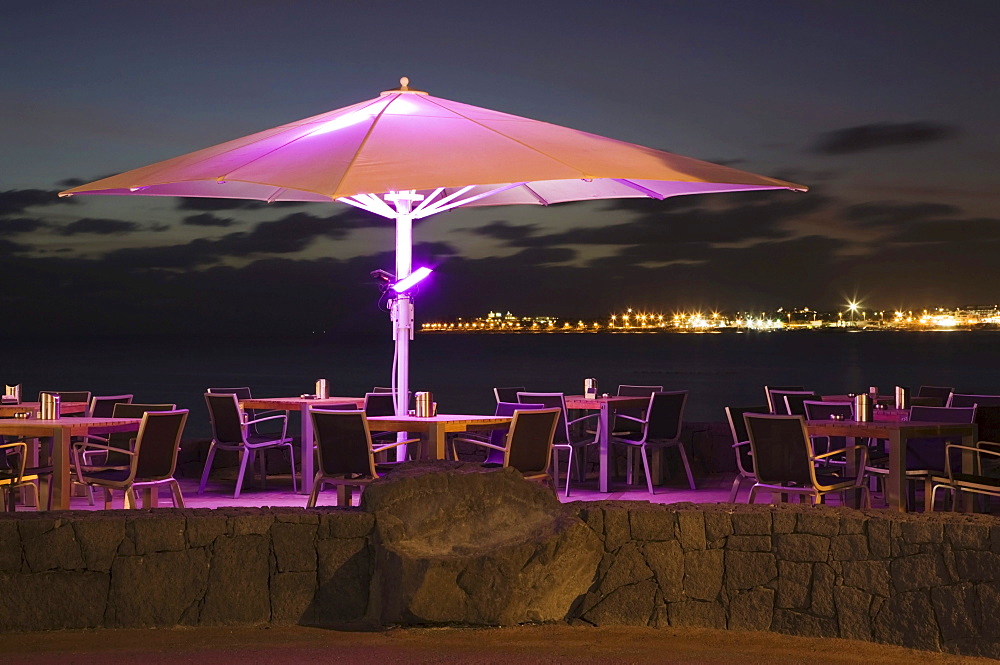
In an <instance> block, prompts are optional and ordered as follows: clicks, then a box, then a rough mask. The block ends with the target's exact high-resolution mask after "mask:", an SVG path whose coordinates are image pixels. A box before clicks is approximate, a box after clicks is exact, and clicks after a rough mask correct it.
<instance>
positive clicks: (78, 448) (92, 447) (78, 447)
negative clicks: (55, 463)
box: [73, 439, 135, 456]
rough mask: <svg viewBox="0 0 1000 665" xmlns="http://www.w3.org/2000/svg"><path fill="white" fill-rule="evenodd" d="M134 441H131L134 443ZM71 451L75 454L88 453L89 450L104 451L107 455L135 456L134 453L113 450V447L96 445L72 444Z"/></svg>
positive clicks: (119, 449)
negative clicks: (75, 452)
mask: <svg viewBox="0 0 1000 665" xmlns="http://www.w3.org/2000/svg"><path fill="white" fill-rule="evenodd" d="M134 440H135V439H133V441H134ZM73 449H74V450H75V451H77V452H89V451H91V450H104V451H107V452H109V453H122V454H123V455H129V456H132V455H135V452H134V451H131V450H124V449H122V448H115V447H114V446H102V445H99V444H97V443H74V444H73Z"/></svg>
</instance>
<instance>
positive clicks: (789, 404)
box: [775, 391, 820, 416]
mask: <svg viewBox="0 0 1000 665" xmlns="http://www.w3.org/2000/svg"><path fill="white" fill-rule="evenodd" d="M777 394H778V393H775V395H776V396H777ZM819 398H820V396H819V395H817V394H816V393H813V392H807V391H802V392H786V393H785V394H784V396H783V397H782V399H783V400H784V402H785V412H786V414H787V415H789V416H804V415H806V407H805V406H804V405H803V402H805V401H806V400H818V399H819Z"/></svg>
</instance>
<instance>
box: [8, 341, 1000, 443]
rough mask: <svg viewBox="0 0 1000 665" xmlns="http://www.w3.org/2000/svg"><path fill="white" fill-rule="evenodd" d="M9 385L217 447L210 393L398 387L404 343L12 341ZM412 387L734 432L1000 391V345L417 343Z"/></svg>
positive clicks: (489, 401)
mask: <svg viewBox="0 0 1000 665" xmlns="http://www.w3.org/2000/svg"><path fill="white" fill-rule="evenodd" d="M0 349H2V351H0V358H2V363H0V375H2V376H0V380H3V381H4V382H5V383H7V384H11V385H13V384H16V383H20V384H22V386H23V395H24V399H34V396H35V395H36V394H37V392H38V391H40V390H90V391H91V392H92V393H93V394H95V395H113V394H120V393H132V394H134V395H135V401H137V402H171V403H176V404H177V405H178V406H179V407H182V408H189V409H191V411H192V413H191V416H190V419H189V421H188V426H187V430H186V434H185V435H186V436H189V437H195V436H206V435H207V434H208V432H209V428H208V415H207V412H206V410H205V404H204V397H203V394H204V392H205V389H206V388H209V387H232V386H250V387H251V388H252V390H253V393H254V395H255V396H259V397H273V396H290V395H299V394H303V393H312V392H313V390H314V386H315V382H316V380H317V379H319V378H325V379H327V381H328V385H329V390H330V394H331V395H335V396H360V395H363V394H364V393H365V392H366V391H369V390H371V389H372V387H374V386H388V385H390V383H391V377H392V352H393V343H392V340H390V339H388V338H385V337H375V338H370V339H360V340H359V339H352V340H322V341H320V340H305V341H302V340H299V341H287V340H277V341H233V340H222V339H215V340H205V339H182V338H173V339H169V340H155V341H148V340H142V341H140V340H133V341H108V340H73V341H59V342H51V341H46V342H26V341H17V342H12V341H7V342H4V343H3V344H2V345H0ZM410 355H411V362H410V389H411V391H414V392H415V391H430V392H432V393H433V394H434V399H435V401H436V402H438V405H439V407H438V408H439V411H440V412H444V413H448V412H450V413H492V412H493V408H494V398H493V392H492V389H493V387H494V386H526V387H527V388H528V389H529V390H532V391H562V392H565V393H567V394H581V393H582V391H583V385H584V379H586V378H589V377H594V378H596V379H597V380H598V391H599V392H602V393H603V392H607V393H611V394H614V393H615V392H617V389H618V385H619V384H623V383H624V384H638V385H662V386H663V387H664V389H666V390H688V391H690V395H689V399H688V406H687V412H686V419H687V420H689V421H722V420H724V419H725V414H724V411H723V409H724V407H725V406H727V405H739V406H753V405H757V404H763V403H764V390H763V387H764V385H767V384H770V385H801V386H804V387H805V388H807V389H810V390H814V391H816V392H819V393H826V394H830V393H834V394H838V393H847V392H866V391H867V390H868V387H869V386H878V387H879V389H880V391H881V392H882V393H884V394H892V391H893V388H894V387H895V386H897V385H898V386H906V387H909V388H911V389H912V390H913V394H915V392H916V389H917V387H918V386H920V385H924V384H928V385H945V386H954V387H956V389H957V391H958V392H973V393H1000V377H998V376H997V373H996V370H997V368H998V367H1000V333H994V332H933V333H932V332H903V331H893V332H854V333H848V332H840V333H828V332H821V331H777V332H759V333H751V332H748V333H735V332H726V333H718V334H712V333H704V334H694V333H692V334H678V333H622V334H613V333H604V334H600V333H598V334H452V333H445V334H418V335H417V336H416V339H415V340H414V341H413V342H412V343H411V346H410Z"/></svg>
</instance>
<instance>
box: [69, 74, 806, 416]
mask: <svg viewBox="0 0 1000 665" xmlns="http://www.w3.org/2000/svg"><path fill="white" fill-rule="evenodd" d="M400 84H401V85H400V87H399V88H397V89H395V90H388V91H386V92H383V93H382V94H381V95H380V96H379V97H377V98H375V99H371V100H369V101H366V102H361V103H360V104H354V105H353V106H348V107H345V108H342V109H338V110H336V111H330V112H328V113H323V114H321V115H317V116H313V117H311V118H306V119H304V120H299V121H297V122H292V123H289V124H287V125H282V126H280V127H275V128H274V129H268V130H265V131H263V132H258V133H256V134H251V135H250V136H246V137H243V138H239V139H234V140H232V141H227V142H226V143H220V144H219V145H215V146H212V147H210V148H204V149H203V150H198V151H196V152H192V153H189V154H187V155H182V156H180V157H174V158H173V159H168V160H165V161H162V162H157V163H156V164H151V165H149V166H144V167H141V168H138V169H134V170H131V171H126V172H125V173H121V174H119V175H116V176H112V177H110V178H104V179H101V180H97V181H95V182H92V183H89V184H86V185H81V186H79V187H74V188H72V189H68V190H66V191H64V192H61V193H60V196H73V195H77V194H119V195H142V196H198V197H211V198H234V199H257V200H261V201H326V202H329V201H340V202H343V203H348V204H351V205H354V206H357V207H359V208H363V209H365V210H368V211H371V212H373V213H375V214H378V215H382V216H384V217H388V218H390V219H393V220H395V222H396V274H395V278H396V279H397V280H403V279H404V278H405V277H407V276H409V275H410V274H411V267H412V266H411V259H412V224H413V220H415V219H420V218H422V217H426V216H428V215H432V214H434V213H436V212H441V211H442V210H447V209H449V208H454V207H457V206H476V205H509V204H515V203H519V204H536V205H547V204H550V203H560V202H565V201H583V200H588V199H609V198H638V197H651V198H655V199H663V198H666V197H668V196H676V195H679V194H705V193H711V192H734V191H747V190H757V189H761V190H763V189H791V190H797V191H805V190H806V189H807V188H806V187H804V186H803V185H797V184H795V183H791V182H785V181H783V180H776V179H774V178H768V177H764V176H759V175H755V174H753V173H747V172H746V171H740V170H738V169H733V168H729V167H726V166H720V165H718V164H711V163H709V162H703V161H700V160H697V159H691V158H689V157H682V156H680V155H674V154H672V153H669V152H662V151H659V150H653V149H652V148H646V147H643V146H639V145H635V144H632V143H625V142H623V141H616V140H614V139H610V138H605V137H603V136H597V135H595V134H588V133H586V132H580V131H576V130H573V129H569V128H566V127H560V126H558V125H553V124H550V123H546V122H539V121H537V120H530V119H528V118H522V117H519V116H515V115H509V114H506V113H499V112H497V111H491V110H488V109H484V108H480V107H476V106H470V105H468V104H461V103H459V102H453V101H449V100H446V99H440V98H438V97H432V96H431V95H428V94H427V93H426V92H422V91H419V90H411V89H410V88H409V85H408V84H409V81H408V80H407V79H406V78H405V77H404V78H403V79H400ZM392 319H393V338H394V340H395V348H396V363H395V365H396V371H395V374H394V376H393V387H394V388H395V392H396V395H397V396H405V395H408V394H409V351H408V342H409V340H410V339H411V338H412V335H413V304H412V302H411V298H410V295H409V294H407V293H406V292H403V293H399V294H398V295H396V296H395V299H394V302H393V308H392ZM407 406H408V405H407V400H405V399H397V405H396V412H397V414H399V415H404V414H405V413H406V410H407Z"/></svg>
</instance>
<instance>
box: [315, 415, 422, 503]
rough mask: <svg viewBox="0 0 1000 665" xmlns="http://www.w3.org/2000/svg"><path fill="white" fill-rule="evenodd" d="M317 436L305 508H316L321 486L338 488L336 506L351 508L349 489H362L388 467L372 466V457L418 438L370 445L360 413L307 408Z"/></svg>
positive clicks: (370, 441)
mask: <svg viewBox="0 0 1000 665" xmlns="http://www.w3.org/2000/svg"><path fill="white" fill-rule="evenodd" d="M309 417H310V418H312V419H313V432H314V433H315V437H316V477H315V479H314V480H313V489H312V492H311V493H310V494H309V500H308V501H307V502H306V508H315V507H316V500H317V499H318V498H319V493H320V491H321V490H322V489H323V486H324V485H336V486H337V488H338V489H337V504H338V505H341V506H350V504H351V501H350V498H351V497H350V488H351V487H355V486H357V487H361V488H364V486H365V485H368V484H369V483H371V482H372V481H373V480H375V479H376V478H378V477H379V474H380V473H384V472H385V471H386V470H388V469H390V468H392V467H391V465H382V464H376V463H375V454H376V453H380V452H383V451H385V450H389V449H391V448H396V447H397V446H402V445H406V444H409V443H414V442H416V441H418V439H407V440H406V441H393V442H392V443H387V444H385V445H383V446H375V445H373V443H372V437H371V430H369V428H368V417H367V416H366V415H365V413H364V412H363V411H343V410H327V409H310V410H309Z"/></svg>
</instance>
